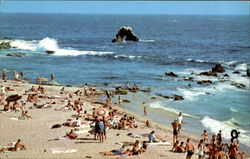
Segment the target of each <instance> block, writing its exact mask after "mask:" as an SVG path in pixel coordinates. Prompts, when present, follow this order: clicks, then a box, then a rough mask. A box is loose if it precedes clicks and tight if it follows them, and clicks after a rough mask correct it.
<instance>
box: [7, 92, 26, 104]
mask: <svg viewBox="0 0 250 159" xmlns="http://www.w3.org/2000/svg"><path fill="white" fill-rule="evenodd" d="M21 98H22V96H19V95H18V94H14V95H10V96H8V97H7V98H6V99H5V100H6V102H8V103H9V102H15V101H17V100H19V99H21Z"/></svg>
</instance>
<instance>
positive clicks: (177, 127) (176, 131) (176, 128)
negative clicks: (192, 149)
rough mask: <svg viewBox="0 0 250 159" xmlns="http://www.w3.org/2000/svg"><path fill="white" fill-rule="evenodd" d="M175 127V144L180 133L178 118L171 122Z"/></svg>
mask: <svg viewBox="0 0 250 159" xmlns="http://www.w3.org/2000/svg"><path fill="white" fill-rule="evenodd" d="M171 124H172V127H173V145H174V144H175V142H176V141H177V140H178V133H179V123H178V121H177V120H175V121H174V122H172V123H171Z"/></svg>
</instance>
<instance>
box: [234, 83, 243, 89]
mask: <svg viewBox="0 0 250 159" xmlns="http://www.w3.org/2000/svg"><path fill="white" fill-rule="evenodd" d="M231 85H232V86H235V87H237V88H239V89H244V88H246V85H244V84H241V83H231Z"/></svg>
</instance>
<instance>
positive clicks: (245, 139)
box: [201, 116, 250, 146]
mask: <svg viewBox="0 0 250 159" xmlns="http://www.w3.org/2000/svg"><path fill="white" fill-rule="evenodd" d="M201 123H202V125H203V126H204V127H206V128H208V129H209V130H210V131H211V132H213V133H214V134H217V133H218V132H219V130H222V134H223V137H224V138H226V139H228V140H229V139H231V131H232V130H233V129H236V130H238V131H239V132H240V135H239V141H240V142H241V143H243V144H245V145H247V146H250V138H249V136H248V135H247V133H248V131H246V130H243V129H241V128H239V127H238V126H237V124H234V122H232V121H231V120H229V121H226V122H221V121H218V120H215V119H212V118H209V117H207V116H206V117H204V118H203V119H202V120H201Z"/></svg>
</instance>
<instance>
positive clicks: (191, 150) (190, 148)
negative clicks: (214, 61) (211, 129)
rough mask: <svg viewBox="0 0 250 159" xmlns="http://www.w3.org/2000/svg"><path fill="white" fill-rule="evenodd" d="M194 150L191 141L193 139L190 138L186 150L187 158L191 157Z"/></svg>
mask: <svg viewBox="0 0 250 159" xmlns="http://www.w3.org/2000/svg"><path fill="white" fill-rule="evenodd" d="M194 151H195V148H194V145H193V143H192V142H191V140H190V139H189V138H188V139H187V144H186V152H187V156H186V159H191V158H192V156H193V154H194Z"/></svg>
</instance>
